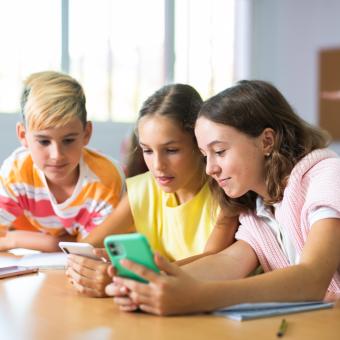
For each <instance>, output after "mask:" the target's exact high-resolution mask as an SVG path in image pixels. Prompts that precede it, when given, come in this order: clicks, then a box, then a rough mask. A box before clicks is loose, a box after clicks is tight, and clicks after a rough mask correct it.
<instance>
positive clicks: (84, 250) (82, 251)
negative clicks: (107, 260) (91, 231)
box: [59, 242, 102, 261]
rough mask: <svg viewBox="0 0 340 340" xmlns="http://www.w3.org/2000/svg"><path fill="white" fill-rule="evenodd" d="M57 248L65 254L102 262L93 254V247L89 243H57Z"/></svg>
mask: <svg viewBox="0 0 340 340" xmlns="http://www.w3.org/2000/svg"><path fill="white" fill-rule="evenodd" d="M59 247H60V248H61V250H62V251H63V252H64V253H65V254H75V255H81V256H86V257H89V258H91V259H94V260H98V261H102V259H101V258H100V257H99V256H96V255H95V254H94V253H93V250H94V247H93V246H92V245H91V244H89V243H82V242H59Z"/></svg>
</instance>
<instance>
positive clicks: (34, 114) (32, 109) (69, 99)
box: [21, 71, 87, 130]
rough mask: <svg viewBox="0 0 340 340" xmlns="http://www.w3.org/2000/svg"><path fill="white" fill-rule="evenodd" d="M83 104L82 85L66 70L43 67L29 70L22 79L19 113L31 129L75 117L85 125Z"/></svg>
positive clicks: (61, 122) (62, 124)
mask: <svg viewBox="0 0 340 340" xmlns="http://www.w3.org/2000/svg"><path fill="white" fill-rule="evenodd" d="M85 104H86V99H85V95H84V91H83V88H82V87H81V85H80V84H79V83H78V82H77V81H76V80H75V79H74V78H72V77H70V76H69V75H67V74H63V73H59V72H54V71H44V72H38V73H33V74H31V75H30V76H29V77H28V78H27V79H26V80H25V81H24V87H23V91H22V94H21V113H22V116H23V120H24V124H25V125H26V126H27V127H28V128H29V129H31V130H44V129H48V128H52V127H53V128H54V127H60V126H65V125H67V123H68V122H70V121H71V120H72V119H74V118H75V117H78V118H79V119H80V121H81V122H82V124H83V126H84V127H85V125H86V122H87V113H86V106H85Z"/></svg>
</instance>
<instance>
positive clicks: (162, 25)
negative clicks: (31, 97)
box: [0, 0, 235, 122]
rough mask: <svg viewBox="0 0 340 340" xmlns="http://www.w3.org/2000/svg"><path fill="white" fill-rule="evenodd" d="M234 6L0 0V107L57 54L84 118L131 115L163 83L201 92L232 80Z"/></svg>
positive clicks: (53, 65) (222, 0) (12, 104)
mask: <svg viewBox="0 0 340 340" xmlns="http://www.w3.org/2000/svg"><path fill="white" fill-rule="evenodd" d="M62 5H63V6H64V7H63V8H64V10H65V6H66V7H67V11H66V14H65V11H62ZM234 7H235V0H177V1H176V0H163V1H161V0H143V1H141V0H124V1H118V0H115V1H113V0H100V1H98V0H86V1H85V0H49V1H46V0H11V1H6V2H2V3H1V4H0V29H1V32H5V34H2V35H1V38H0V44H1V45H0V46H1V53H0V91H1V93H2V94H4V95H2V96H0V112H6V113H12V112H18V111H19V95H20V90H21V84H22V80H23V79H24V78H26V77H27V76H28V75H29V74H30V73H32V72H37V71H42V70H46V69H52V70H61V68H62V66H61V65H65V57H66V59H67V60H66V65H67V69H66V70H67V71H68V72H69V73H70V74H71V75H72V76H73V77H75V78H76V79H77V80H79V81H80V83H81V84H82V85H83V87H84V90H85V94H86V97H87V110H88V113H89V118H90V119H91V120H101V121H107V120H112V121H121V122H124V121H125V122H127V121H130V122H132V121H134V120H135V118H136V116H137V114H138V110H139V108H140V106H141V104H142V102H143V101H144V100H145V99H146V98H147V97H148V96H149V95H151V94H152V93H153V92H154V91H155V90H157V89H158V88H159V87H161V86H162V85H164V84H165V83H168V82H181V83H189V84H191V85H193V86H194V87H195V88H196V89H197V90H198V91H199V92H200V93H201V95H202V97H203V98H208V97H209V96H211V95H213V94H216V93H217V92H219V91H220V90H222V89H224V88H226V87H227V86H229V85H230V84H231V82H232V81H233V70H234V21H235V20H234V17H235V8H234ZM65 18H66V19H65ZM62 19H63V20H62ZM65 20H66V21H65ZM65 22H66V24H67V23H68V25H66V24H65ZM62 23H64V25H63V24H62ZM65 26H67V27H65ZM62 32H63V35H62ZM63 39H64V40H63ZM65 44H66V45H67V51H68V53H67V54H66V55H65V54H63V55H62V48H63V51H64V50H65Z"/></svg>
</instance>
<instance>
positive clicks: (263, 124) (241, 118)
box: [199, 80, 329, 210]
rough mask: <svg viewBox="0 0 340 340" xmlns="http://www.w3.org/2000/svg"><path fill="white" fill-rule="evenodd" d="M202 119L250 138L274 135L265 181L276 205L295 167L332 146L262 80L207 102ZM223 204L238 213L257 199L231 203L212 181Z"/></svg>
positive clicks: (244, 82)
mask: <svg viewBox="0 0 340 340" xmlns="http://www.w3.org/2000/svg"><path fill="white" fill-rule="evenodd" d="M199 117H205V118H207V119H209V120H211V121H213V122H215V123H218V124H224V125H228V126H231V127H233V128H235V129H237V130H238V131H240V132H242V133H244V134H246V135H248V136H250V137H254V138H255V137H258V136H259V135H260V134H261V133H262V132H263V130H264V129H266V128H271V129H273V130H274V132H275V140H274V145H273V150H272V152H271V154H270V156H269V157H266V158H265V181H266V186H267V191H268V193H269V195H270V197H271V201H270V202H265V203H267V204H273V203H277V202H280V201H281V200H282V198H283V192H284V189H285V187H286V184H287V180H288V177H289V175H290V173H291V171H292V169H293V167H294V166H295V164H296V163H297V162H298V161H299V160H301V159H302V158H303V157H304V156H306V155H307V154H308V153H309V152H311V151H313V150H315V149H319V148H324V147H326V146H327V145H328V143H329V137H328V135H327V133H326V132H324V131H322V130H321V129H318V128H316V127H313V126H311V125H310V124H308V123H307V122H305V121H304V120H303V119H301V118H300V117H299V116H298V115H297V114H296V113H295V112H294V110H293V109H292V107H291V106H290V105H289V103H288V102H287V100H286V99H285V98H284V96H283V95H282V94H281V93H280V91H279V90H278V89H276V88H275V87H274V86H273V85H271V84H269V83H267V82H264V81H259V80H252V81H248V80H242V81H239V82H238V83H237V84H236V85H235V86H233V87H230V88H228V89H226V90H224V91H222V92H220V93H219V94H217V95H216V96H214V97H212V98H210V99H209V100H207V101H206V102H205V103H204V104H203V106H202V108H201V110H200V112H199ZM212 187H213V190H214V192H216V193H217V196H218V197H219V201H220V203H222V205H226V206H229V207H233V208H234V209H236V210H244V209H249V208H250V209H254V208H255V203H256V202H255V201H256V197H257V195H256V194H255V193H254V192H248V193H247V194H245V195H243V196H242V197H240V198H237V199H232V198H229V197H227V196H226V195H225V193H224V192H223V191H222V189H221V188H219V187H218V186H217V183H216V182H215V181H212Z"/></svg>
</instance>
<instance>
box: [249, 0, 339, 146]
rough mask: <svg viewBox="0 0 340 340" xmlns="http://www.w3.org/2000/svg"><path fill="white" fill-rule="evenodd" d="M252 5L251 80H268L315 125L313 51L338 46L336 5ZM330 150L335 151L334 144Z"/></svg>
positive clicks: (328, 0) (309, 1)
mask: <svg viewBox="0 0 340 340" xmlns="http://www.w3.org/2000/svg"><path fill="white" fill-rule="evenodd" d="M251 3H252V16H251V18H252V24H251V26H252V39H251V41H252V46H251V51H252V56H251V67H250V69H251V73H250V75H251V78H258V79H263V80H268V81H271V82H272V83H273V84H274V85H276V86H277V87H278V88H279V89H280V90H281V91H282V92H283V94H284V95H285V96H286V98H287V99H288V100H289V102H290V103H291V104H292V105H293V107H294V108H295V109H296V111H297V112H298V113H299V115H300V116H301V117H303V118H304V119H306V120H307V121H309V122H310V123H312V124H318V52H319V50H320V49H325V48H334V47H338V48H339V47H340V20H339V13H340V1H339V0H252V2H251ZM339 76H340V75H339ZM339 128H340V127H339ZM332 148H334V149H335V150H336V151H338V152H340V144H339V143H337V144H333V145H332Z"/></svg>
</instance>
